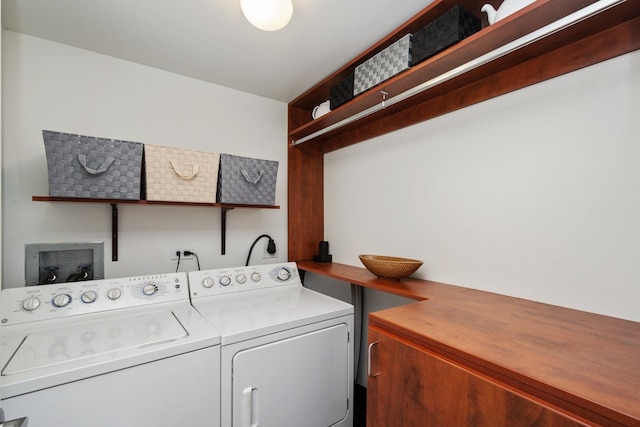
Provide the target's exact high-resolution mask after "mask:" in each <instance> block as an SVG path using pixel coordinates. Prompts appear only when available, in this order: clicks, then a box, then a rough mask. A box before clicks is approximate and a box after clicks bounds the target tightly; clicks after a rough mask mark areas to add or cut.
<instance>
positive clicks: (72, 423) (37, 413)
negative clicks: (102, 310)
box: [2, 346, 220, 427]
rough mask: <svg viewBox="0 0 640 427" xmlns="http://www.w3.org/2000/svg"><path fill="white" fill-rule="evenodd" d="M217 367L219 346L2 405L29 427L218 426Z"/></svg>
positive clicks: (218, 364) (120, 371)
mask: <svg viewBox="0 0 640 427" xmlns="http://www.w3.org/2000/svg"><path fill="white" fill-rule="evenodd" d="M219 369H220V347H219V346H215V347H210V348H207V349H203V350H198V351H193V352H190V353H186V354H181V355H178V356H175V357H169V358H166V359H162V360H158V361H155V362H150V363H146V364H143V365H139V366H135V367H130V368H127V369H122V370H119V371H116V372H111V373H108V374H105V375H98V376H95V377H91V378H87V379H83V380H80V381H74V382H70V383H66V384H62V385H59V386H56V387H51V388H47V389H45V390H40V391H37V392H34V393H28V394H24V395H20V396H17V397H13V398H9V399H4V400H2V407H3V409H4V410H5V415H6V417H7V419H12V418H18V417H22V416H28V417H29V427H53V426H59V427H63V426H64V427H114V426H118V427H152V426H153V427H175V426H198V427H218V426H219V425H220V383H219V375H220V371H219ZM202 378H207V379H210V381H202ZM203 402H206V404H203Z"/></svg>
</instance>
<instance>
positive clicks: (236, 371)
mask: <svg viewBox="0 0 640 427" xmlns="http://www.w3.org/2000/svg"><path fill="white" fill-rule="evenodd" d="M348 368H349V342H348V327H347V325H345V324H339V325H335V326H331V327H327V328H325V329H320V330H316V331H313V332H309V333H306V334H303V335H298V336H294V337H292V338H288V339H284V340H281V341H275V342H272V343H269V344H265V345H261V346H258V347H253V348H249V349H246V350H242V351H239V352H238V353H237V354H236V355H235V357H234V358H233V380H232V383H233V385H232V387H233V415H232V418H233V427H245V426H246V427H249V426H257V425H259V426H260V427H283V426H305V427H316V426H317V427H327V426H331V425H335V424H337V423H338V422H340V421H341V420H343V419H345V418H346V417H347V416H348V411H349V408H348V396H349V381H351V378H350V377H349V369H348Z"/></svg>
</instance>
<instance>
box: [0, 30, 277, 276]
mask: <svg viewBox="0 0 640 427" xmlns="http://www.w3.org/2000/svg"><path fill="white" fill-rule="evenodd" d="M2 41H3V49H2V56H3V74H4V93H3V103H4V108H3V119H4V124H5V126H4V129H3V132H4V134H3V136H4V138H3V140H4V142H3V151H4V155H3V158H2V175H3V193H2V211H3V212H2V213H3V236H2V243H3V249H4V250H3V255H4V257H3V265H4V266H5V268H4V271H3V277H2V284H3V287H14V286H21V285H23V284H24V245H25V244H26V243H58V242H94V241H104V242H105V277H121V276H132V275H139V274H154V273H161V272H170V271H175V268H176V264H175V261H171V260H170V259H169V258H170V249H171V248H173V247H176V246H185V245H186V247H187V248H190V247H192V248H193V249H194V251H195V252H196V253H197V254H198V255H199V258H200V263H201V267H202V268H203V269H206V268H216V267H222V266H232V265H244V262H245V260H246V256H247V252H248V250H249V246H250V245H251V243H252V242H253V241H254V239H255V238H256V237H258V236H259V235H260V234H262V233H268V234H270V235H271V236H273V237H274V238H275V239H276V240H277V242H278V250H279V258H277V259H275V260H274V259H269V260H263V259H262V248H263V246H264V244H266V240H263V241H262V242H261V244H259V245H257V246H256V249H254V254H253V256H252V263H253V264H257V263H261V264H262V263H265V262H277V261H278V260H285V259H286V254H287V234H286V233H287V231H286V230H287V223H286V221H287V215H286V212H287V195H286V182H287V169H286V155H287V147H286V143H285V141H286V139H285V138H286V104H284V103H281V102H276V101H272V100H269V99H266V98H261V97H257V96H254V95H250V94H246V93H243V92H238V91H235V90H231V89H227V88H224V87H220V86H216V85H212V84H209V83H205V82H202V81H199V80H195V79H190V78H187V77H183V76H179V75H176V74H172V73H167V72H164V71H160V70H157V69H154V68H149V67H145V66H141V65H138V64H134V63H130V62H126V61H122V60H118V59H115V58H111V57H108V56H104V55H99V54H96V53H92V52H88V51H84V50H80V49H76V48H73V47H69V46H65V45H61V44H56V43H52V42H49V41H45V40H42V39H38V38H34V37H30V36H25V35H21V34H17V33H13V32H8V31H3V40H2ZM158 48H161V47H158ZM221 66H223V64H221ZM43 129H49V130H55V131H62V132H69V133H78V134H84V135H92V136H99V137H107V138H114V139H124V140H129V141H138V142H146V143H153V144H159V145H168V146H176V147H184V148H191V149H195V150H203V151H212V152H223V153H230V154H237V155H243V156H250V157H259V158H265V159H272V160H278V161H280V168H279V171H278V185H277V189H276V204H277V205H280V206H281V209H279V210H259V209H235V210H233V211H230V212H229V213H228V224H227V225H228V226H227V255H225V256H221V254H220V210H219V209H215V208H205V207H202V208H201V207H174V206H132V205H119V216H120V222H119V231H120V232H119V239H120V245H119V256H120V260H119V261H118V262H112V261H111V243H110V242H111V207H110V206H109V205H100V204H96V205H93V204H75V203H44V202H33V201H32V200H31V197H32V196H33V195H47V194H48V184H47V182H48V181H47V165H46V158H45V151H44V143H43V141H42V134H41V131H42V130H43ZM7 266H12V267H11V268H8V267H7ZM194 269H196V263H195V261H183V263H182V265H181V271H188V270H194Z"/></svg>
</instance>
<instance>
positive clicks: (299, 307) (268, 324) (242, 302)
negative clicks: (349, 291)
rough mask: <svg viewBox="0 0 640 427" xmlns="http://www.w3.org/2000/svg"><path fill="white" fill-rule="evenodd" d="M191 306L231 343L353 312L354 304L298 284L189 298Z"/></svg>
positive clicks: (225, 342) (227, 342) (222, 342)
mask: <svg viewBox="0 0 640 427" xmlns="http://www.w3.org/2000/svg"><path fill="white" fill-rule="evenodd" d="M192 304H193V306H194V307H195V308H196V310H198V311H199V312H200V313H201V314H202V315H203V316H204V317H205V318H206V319H207V320H208V321H210V322H211V323H213V324H214V325H215V326H216V328H217V329H218V330H219V332H220V335H221V338H220V339H221V344H222V345H225V344H233V343H236V342H240V341H244V340H247V339H252V338H256V337H260V336H264V335H269V334H273V333H276V332H280V331H284V330H287V329H291V328H296V327H299V326H305V325H310V324H313V323H317V322H322V321H325V320H329V319H334V318H337V317H341V316H348V315H352V314H353V306H352V305H351V304H348V303H345V302H343V301H340V300H337V299H335V298H332V297H329V296H327V295H324V294H321V293H319V292H315V291H312V290H311V289H307V288H305V287H303V286H301V285H290V286H283V287H280V288H269V289H259V290H254V291H246V292H238V293H232V294H224V295H218V296H211V297H205V298H197V299H194V300H192Z"/></svg>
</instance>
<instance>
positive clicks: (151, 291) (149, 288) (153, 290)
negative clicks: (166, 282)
mask: <svg viewBox="0 0 640 427" xmlns="http://www.w3.org/2000/svg"><path fill="white" fill-rule="evenodd" d="M142 293H143V294H145V295H146V296H151V295H155V294H157V293H158V285H156V284H155V283H147V284H146V285H144V287H143V288H142Z"/></svg>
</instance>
